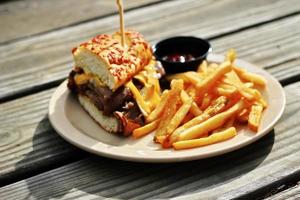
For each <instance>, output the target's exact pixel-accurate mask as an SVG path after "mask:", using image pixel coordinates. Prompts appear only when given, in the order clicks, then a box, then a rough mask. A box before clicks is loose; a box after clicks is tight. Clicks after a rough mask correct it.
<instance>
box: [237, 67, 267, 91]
mask: <svg viewBox="0 0 300 200" xmlns="http://www.w3.org/2000/svg"><path fill="white" fill-rule="evenodd" d="M233 69H234V71H235V72H236V73H237V74H238V75H239V77H240V78H241V79H243V80H245V81H250V82H252V83H254V84H256V85H259V86H263V87H265V86H266V83H267V81H266V79H265V78H264V77H262V76H260V75H258V74H254V73H251V72H247V71H246V70H244V69H241V68H239V67H236V66H235V67H233Z"/></svg>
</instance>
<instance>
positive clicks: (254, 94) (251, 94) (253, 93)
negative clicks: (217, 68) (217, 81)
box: [223, 71, 261, 101]
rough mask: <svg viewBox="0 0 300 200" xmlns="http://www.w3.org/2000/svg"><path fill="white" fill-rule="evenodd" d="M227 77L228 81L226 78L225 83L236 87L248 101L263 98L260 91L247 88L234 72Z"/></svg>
mask: <svg viewBox="0 0 300 200" xmlns="http://www.w3.org/2000/svg"><path fill="white" fill-rule="evenodd" d="M226 76H227V78H228V79H226V78H225V79H224V80H223V81H224V82H225V83H227V84H230V85H233V86H235V87H236V88H237V89H238V91H239V92H240V93H241V95H242V96H244V97H245V98H246V99H248V100H250V101H251V100H254V99H259V98H260V97H261V95H260V93H259V92H258V90H255V89H252V88H248V87H246V86H245V85H244V84H243V82H242V81H241V80H240V78H239V77H238V75H237V74H236V73H235V72H234V71H231V72H230V73H227V74H226Z"/></svg>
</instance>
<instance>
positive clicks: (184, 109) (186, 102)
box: [167, 90, 193, 134]
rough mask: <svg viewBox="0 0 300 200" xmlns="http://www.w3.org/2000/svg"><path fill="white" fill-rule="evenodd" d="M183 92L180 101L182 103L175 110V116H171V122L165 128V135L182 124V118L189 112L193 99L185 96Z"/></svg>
mask: <svg viewBox="0 0 300 200" xmlns="http://www.w3.org/2000/svg"><path fill="white" fill-rule="evenodd" d="M183 93H184V90H182V91H181V100H182V102H183V104H182V106H181V107H180V108H179V109H178V110H177V112H176V114H175V115H174V116H173V118H172V120H171V122H170V123H169V125H168V126H167V134H170V133H172V132H173V131H174V130H175V129H176V128H177V127H178V126H179V125H180V123H181V122H182V120H183V119H184V117H185V116H186V115H187V113H188V112H189V110H190V108H191V106H192V103H193V99H192V98H191V97H188V96H185V95H184V94H183Z"/></svg>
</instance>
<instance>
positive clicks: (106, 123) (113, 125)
mask: <svg viewBox="0 0 300 200" xmlns="http://www.w3.org/2000/svg"><path fill="white" fill-rule="evenodd" d="M78 100H79V102H80V104H81V105H82V106H83V107H84V109H85V110H86V111H87V112H88V113H89V114H90V116H91V117H92V118H93V119H94V120H95V121H96V122H98V124H100V126H101V127H102V128H103V129H105V130H106V131H108V132H111V133H117V132H120V130H119V120H118V119H117V117H115V116H106V115H103V112H102V111H101V110H98V108H97V107H96V106H95V105H94V104H93V103H92V102H91V101H90V100H89V98H87V97H86V96H84V95H78Z"/></svg>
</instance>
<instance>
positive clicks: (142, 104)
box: [126, 81, 150, 117]
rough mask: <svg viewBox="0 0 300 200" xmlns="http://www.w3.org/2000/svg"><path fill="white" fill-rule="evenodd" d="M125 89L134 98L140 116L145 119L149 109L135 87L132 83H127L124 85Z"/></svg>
mask: <svg viewBox="0 0 300 200" xmlns="http://www.w3.org/2000/svg"><path fill="white" fill-rule="evenodd" d="M126 87H128V88H129V89H130V91H131V92H132V94H133V96H134V97H135V99H136V101H137V104H138V106H139V108H140V110H141V112H142V114H143V115H144V116H145V117H147V116H148V114H149V113H150V108H149V105H148V104H147V103H146V102H145V100H144V99H143V97H142V95H141V93H140V92H139V91H138V89H137V88H136V87H135V85H134V84H133V83H132V81H129V82H128V83H126Z"/></svg>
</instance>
